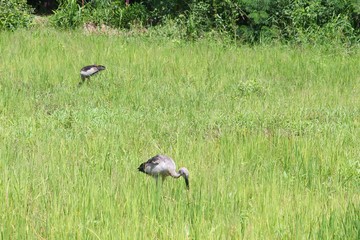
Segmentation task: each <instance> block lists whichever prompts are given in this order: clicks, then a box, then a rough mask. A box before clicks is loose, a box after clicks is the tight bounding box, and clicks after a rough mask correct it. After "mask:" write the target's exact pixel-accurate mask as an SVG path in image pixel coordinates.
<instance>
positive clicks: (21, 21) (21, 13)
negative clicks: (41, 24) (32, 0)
mask: <svg viewBox="0 0 360 240" xmlns="http://www.w3.org/2000/svg"><path fill="white" fill-rule="evenodd" d="M31 13H32V9H31V8H30V7H29V6H28V5H27V4H26V0H0V31H2V30H12V31H13V30H15V29H18V28H26V27H29V26H30V24H31V21H32V19H33V16H32V15H31Z"/></svg>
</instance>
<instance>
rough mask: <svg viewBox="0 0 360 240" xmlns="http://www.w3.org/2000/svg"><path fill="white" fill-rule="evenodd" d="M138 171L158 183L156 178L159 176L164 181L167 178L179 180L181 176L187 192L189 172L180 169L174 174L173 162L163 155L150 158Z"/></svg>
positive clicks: (174, 166)
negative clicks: (151, 177)
mask: <svg viewBox="0 0 360 240" xmlns="http://www.w3.org/2000/svg"><path fill="white" fill-rule="evenodd" d="M138 170H139V171H140V172H143V173H146V174H148V175H151V176H153V177H154V178H155V179H156V184H157V182H158V177H159V176H161V177H162V180H163V181H164V180H165V178H166V177H167V176H171V177H173V178H179V177H180V176H182V177H183V178H184V179H185V184H186V188H187V189H188V190H189V171H188V170H187V169H186V168H184V167H182V168H180V169H179V171H178V172H176V165H175V162H174V160H172V159H171V158H170V157H168V156H165V155H156V156H154V157H152V158H150V159H149V160H148V161H147V162H144V163H142V164H141V165H140V166H139V167H138Z"/></svg>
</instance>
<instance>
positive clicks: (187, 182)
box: [184, 176, 190, 190]
mask: <svg viewBox="0 0 360 240" xmlns="http://www.w3.org/2000/svg"><path fill="white" fill-rule="evenodd" d="M184 179H185V184H186V189H187V190H189V189H190V186H189V178H188V177H187V176H184Z"/></svg>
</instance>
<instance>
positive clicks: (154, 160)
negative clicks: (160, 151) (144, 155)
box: [146, 155, 162, 165]
mask: <svg viewBox="0 0 360 240" xmlns="http://www.w3.org/2000/svg"><path fill="white" fill-rule="evenodd" d="M161 160H162V157H161V156H160V155H156V156H154V157H152V158H150V159H149V160H147V162H146V163H151V164H155V165H157V164H159V163H160V162H161Z"/></svg>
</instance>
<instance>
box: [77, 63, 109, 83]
mask: <svg viewBox="0 0 360 240" xmlns="http://www.w3.org/2000/svg"><path fill="white" fill-rule="evenodd" d="M102 70H105V66H102V65H96V64H94V65H89V66H85V67H83V68H82V69H81V70H80V76H81V82H79V85H81V84H83V83H84V82H85V80H86V78H87V79H90V76H92V75H94V74H96V73H98V72H100V71H102Z"/></svg>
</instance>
